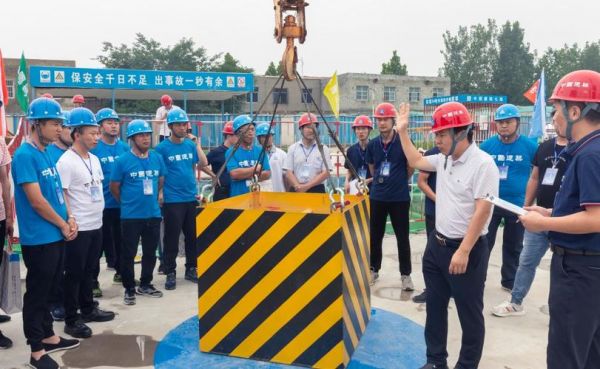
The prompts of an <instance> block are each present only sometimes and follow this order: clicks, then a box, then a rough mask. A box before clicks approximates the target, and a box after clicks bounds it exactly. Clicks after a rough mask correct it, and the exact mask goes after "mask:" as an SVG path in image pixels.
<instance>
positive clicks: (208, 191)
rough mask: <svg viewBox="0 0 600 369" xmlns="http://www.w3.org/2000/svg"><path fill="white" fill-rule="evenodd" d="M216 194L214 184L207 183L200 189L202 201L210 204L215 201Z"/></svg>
mask: <svg viewBox="0 0 600 369" xmlns="http://www.w3.org/2000/svg"><path fill="white" fill-rule="evenodd" d="M214 195H215V187H214V186H213V185H212V184H206V185H204V186H202V190H201V191H200V203H201V204H208V203H211V202H212V201H213V196H214Z"/></svg>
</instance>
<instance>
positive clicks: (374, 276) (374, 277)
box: [369, 269, 379, 286]
mask: <svg viewBox="0 0 600 369" xmlns="http://www.w3.org/2000/svg"><path fill="white" fill-rule="evenodd" d="M378 279H379V273H378V272H376V271H374V270H373V269H371V278H370V279H369V286H372V285H374V284H375V282H376V281H377V280H378Z"/></svg>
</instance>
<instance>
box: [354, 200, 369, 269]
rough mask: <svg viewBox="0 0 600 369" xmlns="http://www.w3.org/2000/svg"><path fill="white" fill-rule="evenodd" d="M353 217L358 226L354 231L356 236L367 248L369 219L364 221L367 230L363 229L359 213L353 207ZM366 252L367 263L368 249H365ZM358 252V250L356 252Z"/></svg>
mask: <svg viewBox="0 0 600 369" xmlns="http://www.w3.org/2000/svg"><path fill="white" fill-rule="evenodd" d="M353 210H354V215H355V217H356V223H357V224H358V229H356V230H355V231H356V232H357V234H358V236H357V237H360V238H361V239H362V242H363V245H365V246H367V245H368V242H367V241H368V239H367V235H369V234H370V232H369V229H368V227H369V219H365V224H367V229H365V227H364V226H363V225H362V217H361V216H360V212H359V211H358V207H355V208H354V209H353ZM355 245H356V247H357V248H358V247H359V246H358V244H355ZM365 248H366V250H365V252H366V254H367V262H368V261H369V248H368V247H365ZM358 252H360V250H359V251H358Z"/></svg>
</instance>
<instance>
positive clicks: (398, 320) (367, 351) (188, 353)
mask: <svg viewBox="0 0 600 369" xmlns="http://www.w3.org/2000/svg"><path fill="white" fill-rule="evenodd" d="M425 361H426V358H425V341H424V338H423V327H422V326H420V325H418V324H416V323H415V322H413V321H411V320H408V319H406V318H404V317H402V316H400V315H398V314H394V313H390V312H388V311H385V310H379V309H373V310H372V317H371V321H370V322H369V325H368V326H367V330H366V331H365V334H364V335H363V337H362V338H361V341H360V344H359V345H358V348H357V349H356V351H355V352H354V355H353V356H352V360H351V361H350V364H349V365H348V367H347V368H348V369H389V368H394V369H414V368H419V367H420V366H421V365H423V363H424V362H425ZM154 366H155V368H156V369H189V368H211V369H257V368H260V369H292V368H299V367H296V366H289V365H280V364H272V363H267V362H261V361H254V360H248V359H239V358H233V357H228V356H221V355H214V354H206V353H202V352H200V350H199V349H198V318H197V317H192V318H190V319H188V320H186V321H185V322H183V323H181V324H180V325H179V326H177V327H176V328H175V329H173V330H172V331H171V332H169V333H168V334H167V335H166V336H165V338H164V339H163V340H162V341H161V342H160V343H159V344H158V347H157V348H156V353H155V355H154Z"/></svg>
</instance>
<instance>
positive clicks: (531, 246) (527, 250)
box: [511, 230, 550, 305]
mask: <svg viewBox="0 0 600 369" xmlns="http://www.w3.org/2000/svg"><path fill="white" fill-rule="evenodd" d="M549 246H550V242H549V241H548V232H529V231H527V230H525V235H524V237H523V250H522V251H521V256H520V257H519V268H518V269H517V274H516V275H515V283H514V285H513V289H512V299H511V302H512V303H513V304H519V305H521V304H522V303H523V299H524V298H525V296H527V293H528V292H529V289H530V288H531V283H533V278H534V277H535V269H536V268H537V267H538V265H540V261H541V260H542V258H543V257H544V254H545V253H546V251H548V247H549Z"/></svg>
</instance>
